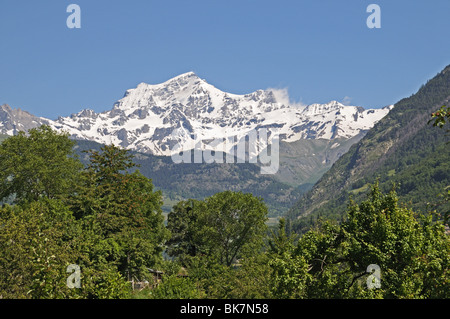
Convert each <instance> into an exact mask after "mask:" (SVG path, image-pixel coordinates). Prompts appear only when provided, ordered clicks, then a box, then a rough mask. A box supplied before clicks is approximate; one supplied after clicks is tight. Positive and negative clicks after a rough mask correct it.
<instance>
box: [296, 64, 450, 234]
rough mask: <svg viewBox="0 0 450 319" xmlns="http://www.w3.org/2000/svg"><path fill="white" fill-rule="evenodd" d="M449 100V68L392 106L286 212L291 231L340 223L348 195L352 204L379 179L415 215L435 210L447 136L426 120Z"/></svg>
mask: <svg viewBox="0 0 450 319" xmlns="http://www.w3.org/2000/svg"><path fill="white" fill-rule="evenodd" d="M449 99H450V66H448V67H446V68H445V69H444V70H443V71H442V72H440V73H439V74H438V75H436V77H434V78H433V79H431V80H429V81H428V82H427V83H426V84H425V85H423V86H422V87H421V88H420V89H419V91H418V92H417V93H416V94H414V95H412V96H410V97H408V98H405V99H402V100H401V101H399V102H398V103H396V104H395V106H394V108H393V110H391V111H390V113H389V114H388V115H387V116H385V117H384V118H383V119H381V120H380V121H379V122H378V123H377V124H376V125H375V126H374V127H373V128H372V129H371V130H369V132H368V133H367V134H366V136H365V137H364V138H363V139H361V141H359V142H358V143H356V144H354V145H353V146H352V147H351V148H350V150H349V151H348V152H347V153H346V154H344V155H343V156H342V157H341V158H340V159H339V160H338V161H337V162H336V163H335V164H334V165H333V166H332V168H331V169H330V170H329V171H328V172H326V173H325V174H324V175H323V177H322V178H321V179H320V180H319V181H318V182H317V183H316V184H315V185H314V187H313V188H312V189H311V190H310V191H309V192H308V193H306V194H305V195H304V196H303V197H302V198H301V199H300V200H299V201H298V202H297V203H296V204H295V205H294V206H293V207H292V208H291V209H290V211H289V212H288V217H289V218H290V219H291V220H292V223H293V227H294V229H295V230H297V231H301V230H305V229H307V227H309V225H311V224H312V223H313V222H314V220H316V219H317V218H318V217H320V216H321V217H324V218H331V219H335V220H341V219H342V217H343V215H344V213H345V210H346V206H347V204H348V200H349V198H350V196H351V197H352V198H353V199H354V200H356V201H358V200H360V199H361V198H362V196H363V195H364V194H365V193H366V192H367V190H368V189H369V185H370V184H371V183H373V182H375V180H377V179H378V180H379V185H380V188H381V189H382V190H383V191H388V190H389V189H391V188H392V187H394V185H395V189H396V191H397V194H398V196H399V199H400V201H401V202H403V203H405V204H408V205H409V206H410V207H412V208H414V209H415V210H418V211H422V212H424V211H426V210H432V209H437V210H440V211H445V210H446V209H448V203H447V204H446V205H447V206H445V207H442V206H440V205H439V202H441V199H440V197H439V194H441V193H443V192H444V189H445V187H446V186H448V185H449V184H450V170H449V168H450V161H449V158H450V147H449V145H448V144H447V142H448V141H449V136H448V135H446V134H444V133H443V131H442V130H439V129H436V127H433V126H432V125H431V124H429V123H428V122H429V121H430V119H431V113H432V112H434V111H436V110H438V109H439V108H440V107H441V106H442V105H448V103H449Z"/></svg>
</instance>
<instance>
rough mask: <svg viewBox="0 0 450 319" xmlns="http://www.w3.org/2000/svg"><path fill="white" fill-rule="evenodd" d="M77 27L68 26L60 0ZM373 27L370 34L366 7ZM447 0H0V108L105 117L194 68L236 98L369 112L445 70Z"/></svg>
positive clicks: (449, 30) (449, 29)
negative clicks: (373, 10) (283, 92)
mask: <svg viewBox="0 0 450 319" xmlns="http://www.w3.org/2000/svg"><path fill="white" fill-rule="evenodd" d="M71 3H75V4H78V5H79V6H80V7H81V29H69V28H67V26H66V19H67V17H68V16H69V15H70V13H67V12H66V8H67V6H68V5H69V4H71ZM371 3H376V4H378V5H380V7H381V29H369V28H368V27H367V25H366V19H367V17H368V16H369V15H370V13H367V12H366V8H367V6H368V5H369V4H371ZM449 16H450V1H449V0H432V1H426V0H415V1H411V0H409V1H406V0H395V1H393V0H386V1H382V0H371V1H364V0H341V1H339V0H329V1H326V0H292V1H286V0H277V1H275V0H271V1H265V0H221V1H216V0H178V1H174V0H164V1H163V0H159V1H151V0H128V1H111V0H110V1H106V0H95V1H93V0H70V1H64V0H43V1H35V0H28V1H22V0H1V2H0V104H3V103H8V104H10V105H11V106H12V107H15V108H17V107H20V108H22V109H25V110H27V111H29V112H31V113H33V114H35V115H38V116H45V117H49V118H53V119H54V118H56V117H57V116H58V115H64V116H67V115H69V114H71V113H75V112H78V111H80V110H82V109H83V108H91V109H94V110H95V111H98V112H100V111H105V110H109V109H111V107H112V105H113V103H114V102H115V101H117V100H118V99H120V98H121V97H122V96H123V93H124V92H125V90H127V89H129V88H133V87H135V86H136V85H137V84H138V83H140V82H146V83H151V84H154V83H160V82H163V81H166V80H167V79H169V78H171V77H173V76H176V75H178V74H180V73H184V72H188V71H194V72H196V73H197V74H198V75H199V76H200V77H201V78H204V79H206V80H207V81H208V82H209V83H211V84H213V85H215V86H216V87H217V88H219V89H221V90H223V91H227V92H231V93H236V94H243V93H249V92H252V91H254V90H257V89H266V88H269V87H273V88H287V89H288V91H289V95H290V97H291V99H292V100H294V101H297V102H302V103H305V104H310V103H315V102H318V103H324V102H328V101H330V100H338V101H343V100H344V99H345V100H346V101H350V104H352V105H360V106H363V107H366V108H372V107H373V108H378V107H383V106H385V105H388V104H393V103H395V102H397V101H398V100H400V99H401V98H403V97H407V96H409V95H411V94H413V93H415V92H416V91H417V89H418V88H419V87H420V86H421V85H422V84H423V83H425V82H426V81H427V80H428V79H430V78H431V77H433V76H434V75H436V74H437V73H438V72H439V71H441V70H442V69H443V68H444V67H445V66H446V65H448V64H450V41H449V38H450V37H449V36H450V24H449V21H450V19H449Z"/></svg>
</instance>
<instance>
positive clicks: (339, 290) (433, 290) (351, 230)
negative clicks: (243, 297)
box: [271, 183, 450, 298]
mask: <svg viewBox="0 0 450 319" xmlns="http://www.w3.org/2000/svg"><path fill="white" fill-rule="evenodd" d="M420 216H422V217H417V215H416V214H414V212H412V211H411V210H410V209H408V208H406V207H401V206H400V205H399V204H398V198H397V195H396V193H395V191H394V190H392V191H391V192H389V193H388V194H383V193H381V191H380V190H379V188H378V184H377V183H376V184H375V185H374V186H373V187H372V190H371V192H370V194H369V196H368V199H367V200H365V201H362V202H361V203H360V204H358V203H355V202H353V201H351V202H350V205H349V207H348V214H347V217H346V219H345V220H344V221H343V222H342V224H341V225H338V224H336V223H332V222H329V221H325V222H320V223H319V224H318V225H317V226H316V228H314V229H311V230H310V231H308V232H307V233H305V234H304V235H303V236H302V237H301V238H300V239H299V241H298V243H297V245H296V247H295V249H294V250H292V249H287V250H285V249H283V250H281V249H280V250H279V251H281V252H282V253H283V254H284V256H285V257H284V258H282V256H283V254H282V255H281V257H280V254H278V255H275V256H274V257H273V259H272V261H271V264H272V265H273V268H274V274H275V275H274V277H273V281H274V284H273V287H274V288H275V291H274V295H275V296H278V297H283V298H287V297H292V296H293V297H303V298H448V297H449V291H450V289H449V288H450V286H449V284H450V282H449V272H448V269H449V263H450V243H449V237H448V235H446V233H445V229H444V225H443V223H442V222H441V221H436V220H434V221H433V218H432V216H431V215H420ZM286 251H287V252H288V253H286ZM372 264H375V265H377V266H378V267H379V268H380V271H381V287H380V288H374V289H369V287H368V285H367V279H368V278H369V276H370V275H371V274H369V273H368V272H367V268H368V266H369V265H372Z"/></svg>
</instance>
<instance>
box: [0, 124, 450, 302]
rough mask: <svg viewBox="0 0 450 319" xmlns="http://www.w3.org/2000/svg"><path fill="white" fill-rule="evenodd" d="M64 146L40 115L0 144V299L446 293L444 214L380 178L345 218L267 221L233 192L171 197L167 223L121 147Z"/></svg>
mask: <svg viewBox="0 0 450 319" xmlns="http://www.w3.org/2000/svg"><path fill="white" fill-rule="evenodd" d="M14 146H20V147H19V148H18V149H15V148H14ZM46 146H48V149H47V148H46ZM72 148H73V143H72V142H71V141H70V140H69V138H68V136H67V135H66V134H61V133H57V132H55V131H52V130H51V129H50V128H48V127H46V126H43V127H41V128H38V129H35V130H33V131H31V132H30V133H29V134H28V135H25V134H19V135H17V136H13V137H9V138H8V139H6V140H5V141H4V142H3V143H2V144H1V145H0V155H1V156H3V158H4V159H5V162H1V163H0V166H1V167H0V168H1V169H0V171H2V174H3V175H2V176H1V180H0V183H2V184H1V191H2V193H1V194H2V196H3V198H2V199H3V202H4V204H3V206H2V207H1V209H0V297H1V298H83V299H84V298H89V299H91V298H101V299H104V298H219V299H222V298H283V299H290V298H448V297H449V292H450V281H449V278H450V277H449V263H450V242H449V236H448V234H447V233H446V229H445V225H444V222H443V218H442V216H441V215H439V214H428V213H424V212H416V211H413V210H412V209H411V208H408V207H406V206H403V205H402V204H400V203H399V200H398V196H397V193H396V191H395V190H393V189H392V190H390V191H388V192H383V191H382V189H381V188H380V185H379V183H378V182H377V183H375V184H374V185H371V186H369V194H368V196H367V197H366V198H365V199H364V200H362V201H359V202H357V201H355V200H351V201H350V203H349V204H348V207H347V210H346V211H347V213H346V215H345V217H343V218H342V220H341V222H340V223H337V222H333V221H330V220H328V221H326V220H319V222H318V223H317V224H316V227H314V228H312V229H310V230H308V231H307V232H305V233H304V234H302V235H300V234H296V233H292V232H291V231H290V227H289V222H290V221H289V220H285V219H280V221H279V225H278V228H277V229H270V228H268V227H267V226H266V225H267V216H268V209H267V207H266V204H265V203H264V202H263V201H262V199H261V198H259V197H255V196H254V195H252V194H249V193H243V192H234V191H224V192H219V193H216V194H213V195H211V196H209V197H206V198H204V199H203V200H194V199H190V200H186V201H180V202H178V203H176V204H175V205H174V206H173V208H172V210H171V212H170V214H169V215H168V218H167V224H166V225H165V223H164V218H163V214H162V210H161V207H162V205H163V200H162V194H161V192H160V191H155V190H154V186H153V183H152V181H151V180H150V179H148V178H146V177H145V176H143V175H142V174H141V173H140V171H139V170H138V169H137V167H136V165H135V162H134V158H133V156H132V155H131V154H130V153H129V152H128V151H126V150H123V149H121V148H118V147H116V146H114V145H108V146H103V147H102V148H101V149H99V150H92V151H90V152H88V153H87V154H86V156H87V158H86V164H85V165H84V166H83V165H82V164H81V162H79V160H78V159H76V158H75V157H74V156H73V151H72ZM8 157H10V158H14V165H13V164H12V162H11V161H6V159H7V158H8ZM47 161H51V165H49V168H46V167H45V166H46V165H47V164H46V163H47ZM22 173H23V174H22ZM73 266H75V267H78V269H79V275H80V285H79V286H75V287H74V286H73V285H70V283H72V284H73V283H74V281H72V278H73V275H74V274H75V273H73V272H72V271H71V269H73ZM70 267H72V268H70ZM374 269H375V271H378V273H375V274H373V273H372V270H374ZM375 275H377V276H378V277H377V276H375ZM136 281H140V282H144V281H148V282H149V287H147V288H145V289H143V290H133V289H132V284H131V282H136Z"/></svg>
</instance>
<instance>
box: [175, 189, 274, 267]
mask: <svg viewBox="0 0 450 319" xmlns="http://www.w3.org/2000/svg"><path fill="white" fill-rule="evenodd" d="M266 220H267V207H266V206H265V204H264V203H263V202H262V200H261V199H259V198H256V197H254V196H253V195H252V194H243V193H241V192H231V191H225V192H221V193H217V194H215V195H213V196H211V197H208V198H206V199H205V200H204V201H202V202H199V201H192V200H191V201H186V202H181V203H179V204H178V205H176V206H174V209H173V211H172V212H171V213H170V214H169V218H168V225H167V227H168V229H170V230H171V231H172V241H170V242H169V243H170V244H171V245H170V246H169V249H168V251H169V252H170V253H171V254H173V255H175V256H177V257H182V258H184V257H186V256H195V255H207V256H210V257H211V258H213V259H215V260H218V261H219V262H220V263H221V264H224V265H226V266H231V265H232V263H233V262H235V261H236V259H237V258H239V257H242V256H245V255H246V254H249V253H250V252H252V253H254V252H255V251H257V250H258V249H260V248H261V246H262V241H263V236H264V234H265V231H266V228H267V227H266V225H265V221H266Z"/></svg>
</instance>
